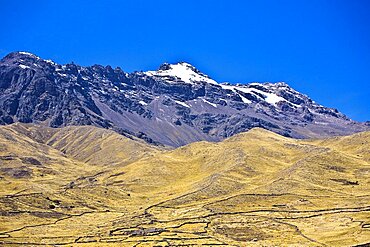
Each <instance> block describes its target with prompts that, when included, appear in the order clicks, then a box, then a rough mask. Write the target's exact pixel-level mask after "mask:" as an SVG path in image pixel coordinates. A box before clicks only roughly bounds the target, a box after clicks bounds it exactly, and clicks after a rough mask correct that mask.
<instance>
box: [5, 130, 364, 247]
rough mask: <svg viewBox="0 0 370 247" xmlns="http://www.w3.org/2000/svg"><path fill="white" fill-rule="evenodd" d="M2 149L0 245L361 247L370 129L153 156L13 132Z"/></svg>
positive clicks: (43, 133) (74, 134)
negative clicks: (335, 134)
mask: <svg viewBox="0 0 370 247" xmlns="http://www.w3.org/2000/svg"><path fill="white" fill-rule="evenodd" d="M85 137H86V138H85ZM99 143H100V145H99ZM0 145H1V146H0V162H1V169H0V222H1V224H0V245H1V246H14V245H19V246H35V245H50V246H51V245H52V246H66V245H67V246H178V245H185V246H200V245H205V246H212V245H219V246H355V245H360V244H366V243H367V244H369V239H370V231H369V229H370V228H369V227H370V221H369V214H370V194H369V184H370V177H369V173H370V166H369V162H370V153H369V150H370V132H362V133H357V134H354V135H351V136H345V137H335V138H330V139H315V140H296V139H291V138H287V137H283V136H280V135H277V134H275V133H273V132H270V131H266V130H264V129H261V128H254V129H252V130H250V131H248V132H246V133H240V134H237V135H235V136H233V137H231V138H228V139H226V140H224V141H222V142H216V143H215V142H205V141H203V142H196V143H192V144H189V145H187V146H184V147H180V148H177V149H174V150H160V149H158V148H157V147H153V146H150V145H148V144H146V143H145V142H143V141H141V140H138V139H136V140H133V139H129V138H126V137H123V136H121V135H119V134H117V133H115V132H113V131H110V130H104V129H101V128H95V127H91V126H87V127H65V128H58V129H52V128H45V127H43V126H37V125H33V124H11V125H8V126H2V127H0ZM125 147H126V148H125ZM75 150H80V152H75ZM134 150H136V153H133V151H134ZM104 153H109V154H110V155H107V156H106V158H105V162H106V163H102V159H101V154H104ZM120 157H123V159H122V162H121V163H120V162H118V161H119V160H120ZM125 157H131V159H126V158H125Z"/></svg>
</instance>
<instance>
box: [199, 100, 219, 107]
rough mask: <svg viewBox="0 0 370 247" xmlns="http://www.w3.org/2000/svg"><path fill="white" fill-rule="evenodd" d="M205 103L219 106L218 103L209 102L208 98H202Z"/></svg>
mask: <svg viewBox="0 0 370 247" xmlns="http://www.w3.org/2000/svg"><path fill="white" fill-rule="evenodd" d="M202 100H203V101H204V102H205V103H207V104H209V105H211V106H213V107H216V108H217V104H215V103H211V102H209V101H208V100H206V99H202Z"/></svg>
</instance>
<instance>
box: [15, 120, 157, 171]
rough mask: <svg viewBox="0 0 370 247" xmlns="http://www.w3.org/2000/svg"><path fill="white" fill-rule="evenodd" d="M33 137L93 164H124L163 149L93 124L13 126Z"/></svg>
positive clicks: (70, 155)
mask: <svg viewBox="0 0 370 247" xmlns="http://www.w3.org/2000/svg"><path fill="white" fill-rule="evenodd" d="M10 128H11V129H13V130H14V131H15V132H18V133H22V134H24V135H26V136H28V137H30V138H31V139H33V140H35V141H37V142H40V143H43V144H46V145H48V146H50V147H52V148H54V149H57V150H59V151H61V152H63V153H64V154H65V155H67V156H68V157H71V158H73V159H76V160H79V161H83V162H86V163H88V164H92V165H117V164H119V165H124V164H127V163H130V162H132V161H135V160H138V159H139V158H141V157H144V156H146V155H148V154H151V153H155V152H156V151H158V150H160V149H159V148H158V147H155V146H151V145H148V144H147V143H145V142H144V141H142V140H140V139H138V138H135V137H130V138H129V137H125V136H122V135H120V134H117V133H116V132H114V131H111V130H106V129H102V128H97V127H94V126H69V127H64V128H50V127H45V126H38V125H33V124H13V125H11V127H10Z"/></svg>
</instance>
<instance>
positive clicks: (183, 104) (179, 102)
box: [175, 100, 190, 108]
mask: <svg viewBox="0 0 370 247" xmlns="http://www.w3.org/2000/svg"><path fill="white" fill-rule="evenodd" d="M175 102H176V103H177V104H179V105H182V106H185V107H187V108H190V106H189V105H188V104H186V103H185V102H182V101H178V100H175Z"/></svg>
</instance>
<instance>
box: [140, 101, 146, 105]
mask: <svg viewBox="0 0 370 247" xmlns="http://www.w3.org/2000/svg"><path fill="white" fill-rule="evenodd" d="M139 104H141V105H148V104H147V103H145V102H144V101H142V100H140V101H139Z"/></svg>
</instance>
